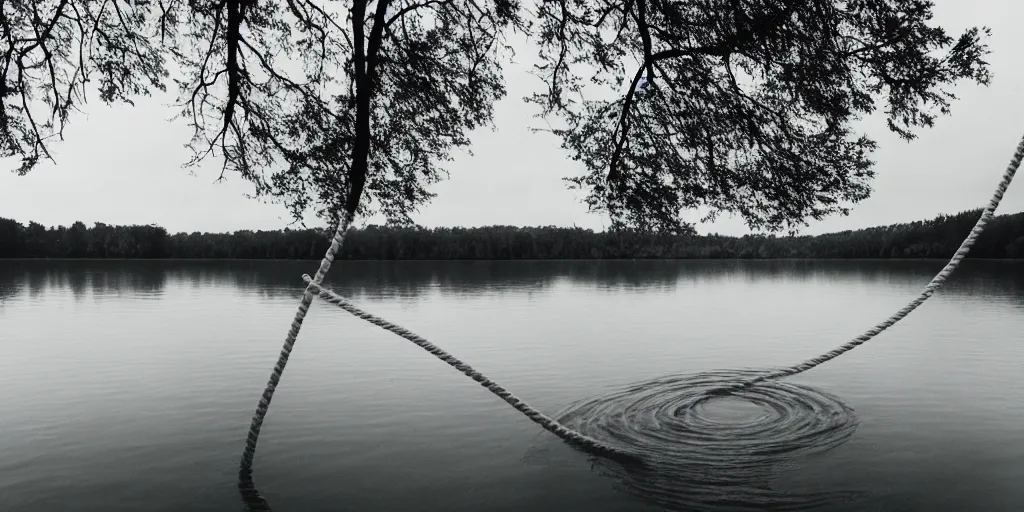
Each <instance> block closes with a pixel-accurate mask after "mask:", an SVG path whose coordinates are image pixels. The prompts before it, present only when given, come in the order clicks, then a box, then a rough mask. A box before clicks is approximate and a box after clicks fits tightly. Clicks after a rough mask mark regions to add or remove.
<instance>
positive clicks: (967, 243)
mask: <svg viewBox="0 0 1024 512" xmlns="http://www.w3.org/2000/svg"><path fill="white" fill-rule="evenodd" d="M1021 160H1024V138H1022V139H1021V140H1020V142H1018V143H1017V150H1016V151H1015V152H1014V153H1013V158H1011V159H1010V163H1009V164H1008V165H1007V166H1006V171H1005V172H1003V177H1002V179H1001V180H1000V181H999V185H998V186H997V187H996V191H995V192H994V193H993V194H992V198H991V199H989V201H988V206H986V207H985V209H984V210H983V211H982V212H981V216H980V217H979V218H978V222H977V223H975V224H974V227H973V228H972V229H971V232H970V233H969V234H968V235H967V238H965V239H964V241H963V243H961V244H960V248H959V249H957V251H956V253H954V254H953V257H952V258H950V260H949V263H946V266H945V267H942V270H940V271H939V273H938V274H936V275H935V277H933V278H932V280H931V281H930V282H929V283H928V285H927V286H925V287H924V290H922V291H921V294H920V295H918V296H917V297H916V298H915V299H914V300H912V301H910V303H909V304H907V305H906V306H903V307H902V308H901V309H900V310H899V311H897V312H895V313H893V315H892V316H890V317H889V318H886V319H885V320H883V321H882V322H880V323H878V324H877V325H875V326H874V327H872V328H870V329H868V330H867V331H865V332H864V333H863V334H861V335H860V336H857V337H856V338H854V339H852V340H850V341H848V342H846V343H844V344H843V345H840V346H839V347H837V348H835V349H833V350H830V351H828V352H826V353H824V354H822V355H820V356H818V357H815V358H813V359H808V360H806V361H804V362H802V363H799V364H796V365H793V366H790V367H788V368H782V369H779V370H776V371H773V372H769V373H765V374H763V375H759V376H757V377H754V378H752V379H749V380H746V381H743V382H740V383H737V384H735V385H731V386H727V387H725V388H721V389H720V390H717V391H715V392H716V393H731V392H734V391H739V390H741V389H746V388H749V387H751V386H753V385H755V384H757V383H759V382H764V381H766V380H771V379H779V378H783V377H789V376H792V375H796V374H798V373H803V372H806V371H807V370H810V369H811V368H814V367H815V366H818V365H820V364H822V363H825V362H827V361H830V360H832V359H835V358H837V357H839V356H840V355H842V354H845V353H847V352H849V351H851V350H853V349H854V348H857V347H859V346H860V345H862V344H863V343H864V342H866V341H868V340H870V339H871V338H874V337H875V336H878V335H879V334H881V333H882V331H884V330H886V329H888V328H890V327H892V326H893V325H894V324H896V322H899V321H900V320H902V319H903V317H905V316H907V315H909V314H910V312H911V311H913V310H915V309H917V307H918V306H920V305H921V304H924V301H926V300H928V299H929V298H930V297H931V296H932V295H933V294H935V291H936V290H938V289H939V287H941V286H942V285H943V284H944V283H945V282H946V279H948V278H949V276H950V275H952V274H953V272H954V271H955V270H956V269H957V267H959V266H960V263H961V262H962V261H963V260H964V258H966V257H967V253H969V252H970V251H971V246H973V245H974V242H975V241H977V239H978V237H979V236H980V235H981V233H982V232H983V231H985V226H986V225H987V224H988V222H989V221H990V220H992V217H993V216H995V213H996V208H998V207H999V203H1000V202H1001V201H1002V200H1003V195H1004V194H1005V193H1006V189H1007V188H1009V186H1010V182H1012V181H1013V176H1014V175H1015V174H1016V173H1017V169H1018V168H1019V167H1020V164H1021Z"/></svg>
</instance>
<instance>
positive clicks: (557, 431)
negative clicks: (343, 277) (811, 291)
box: [239, 138, 1024, 510]
mask: <svg viewBox="0 0 1024 512" xmlns="http://www.w3.org/2000/svg"><path fill="white" fill-rule="evenodd" d="M1021 160H1024V138H1022V139H1021V141H1020V142H1019V143H1018V144H1017V148H1016V151H1015V152H1014V154H1013V158H1012V159H1011V160H1010V163H1009V165H1007V167H1006V171H1005V172H1004V173H1003V176H1002V179H1001V180H1000V182H999V185H998V186H997V187H996V191H995V193H994V194H993V195H992V198H991V199H990V200H989V203H988V206H986V207H985V209H984V210H983V211H982V213H981V216H980V218H979V219H978V221H977V223H975V225H974V227H973V228H972V229H971V232H970V233H969V234H968V235H967V238H965V239H964V241H963V243H961V244H960V248H959V249H957V251H956V253H955V254H954V255H953V257H952V258H951V259H950V260H949V262H948V263H947V264H946V266H944V267H943V268H942V270H941V271H939V273H938V274H936V276H935V277H934V278H932V280H931V281H930V282H929V283H928V285H927V286H925V288H924V290H923V291H922V292H921V294H920V295H918V296H917V298H915V299H914V300H912V301H911V302H910V303H909V304H907V305H906V306H904V307H903V308H901V309H900V310H899V311H897V312H896V313H894V314H893V315H892V316H890V317H889V318H887V319H885V320H884V321H882V322H880V323H879V324H877V325H876V326H874V327H872V328H871V329H868V330H867V331H866V332H865V333H863V334H861V335H860V336H857V337H856V338H854V339H853V340H851V341H849V342H847V343H845V344H843V345H840V346H839V347H837V348H835V349H833V350H831V351H829V352H827V353H825V354H822V355H820V356H818V357H815V358H813V359H809V360H807V361H804V362H802V363H800V364H797V365H794V366H790V367H787V368H782V369H779V370H775V371H772V372H768V373H764V374H762V375H759V376H757V377H754V378H751V379H747V380H745V381H742V382H739V383H737V384H734V385H729V386H723V387H721V388H718V389H716V390H714V391H709V394H718V393H731V392H735V391H739V390H742V389H745V388H749V387H752V386H754V385H756V384H758V383H760V382H764V381H767V380H772V379H779V378H783V377H788V376H792V375H796V374H798V373H802V372H805V371H807V370H810V369H811V368H814V367H816V366H818V365H821V364H823V363H825V362H827V361H830V360H832V359H834V358H836V357H839V356H840V355H842V354H844V353H846V352H849V351H850V350H853V349H854V348H856V347H858V346H860V345H862V344H863V343H865V342H867V341H868V340H870V339H872V338H874V337H875V336H877V335H879V334H881V333H882V332H883V331H885V330H886V329H888V328H889V327H892V326H893V325H894V324H896V323H897V322H899V321H900V320H902V319H903V318H904V317H906V316H907V315H908V314H910V313H911V312H912V311H914V310H915V309H917V307H918V306H920V305H921V304H923V303H924V302H925V301H926V300H928V299H929V298H930V297H931V296H932V295H933V294H934V293H935V291H936V290H938V289H939V287H941V286H942V285H943V283H945V281H946V279H948V278H949V276H950V275H951V274H952V273H953V272H954V271H955V270H956V269H957V268H958V267H959V266H960V263H961V262H962V261H963V260H964V258H965V257H966V256H967V254H968V253H969V252H970V249H971V246H973V245H974V243H975V241H977V239H978V237H979V236H980V235H981V233H982V232H983V231H984V230H985V226H986V225H987V224H988V222H989V221H990V220H991V219H992V217H993V216H994V215H995V211H996V209H997V208H998V207H999V203H1000V202H1001V201H1002V199H1003V195H1004V194H1005V193H1006V189H1007V188H1008V187H1009V186H1010V183H1011V182H1012V181H1013V177H1014V175H1015V174H1016V172H1017V169H1018V168H1019V167H1020V164H1021ZM351 224H352V216H351V215H348V214H344V215H343V216H342V219H341V222H340V223H339V225H338V229H337V231H336V232H335V234H334V238H333V240H332V241H331V246H330V248H329V249H328V250H327V254H325V255H324V259H323V260H322V261H321V262H320V268H319V269H318V270H317V272H316V275H314V276H313V277H310V276H309V275H303V276H302V278H303V280H304V281H305V282H306V283H307V285H306V289H305V291H304V293H303V296H302V302H301V303H300V304H299V308H298V311H297V312H296V313H295V318H294V320H292V325H291V328H290V329H289V331H288V335H287V337H286V338H285V342H284V346H283V347H282V348H281V354H280V356H279V357H278V361H277V364H276V365H275V366H274V369H273V371H272V372H271V375H270V381H269V382H268V383H267V387H266V389H265V390H264V392H263V395H262V397H261V398H260V401H259V404H258V406H257V408H256V412H255V413H254V414H253V418H252V424H251V426H250V427H249V436H248V438H247V440H246V445H245V452H244V453H243V455H242V461H241V468H240V469H239V489H240V490H241V491H242V498H243V500H244V501H245V502H246V504H247V505H248V506H249V509H250V510H269V507H268V506H267V504H266V501H265V500H264V499H263V498H262V497H260V496H259V493H258V492H257V491H256V490H255V488H254V486H253V483H252V463H253V458H254V456H255V453H256V442H257V440H258V439H259V433H260V427H261V426H262V425H263V420H264V418H265V417H266V414H267V409H268V408H269V407H270V400H271V398H272V397H273V395H274V390H275V389H277V385H278V383H279V382H280V380H281V374H282V373H283V372H284V367H285V365H286V364H287V363H288V356H289V355H290V354H291V351H292V347H293V346H294V345H295V339H296V337H297V336H298V333H299V329H300V327H301V326H302V321H303V319H304V318H305V316H306V313H307V311H308V310H309V306H310V304H311V303H312V301H313V296H314V294H315V295H318V296H319V297H320V298H321V299H323V300H325V301H327V302H329V303H331V304H334V305H336V306H338V307H340V308H341V309H343V310H345V311H347V312H349V313H351V314H352V315H355V316H357V317H359V318H361V319H363V320H366V321H368V322H370V323H372V324H374V325H377V326H378V327H381V328H383V329H386V330H388V331H391V332H393V333H395V334H397V335H399V336H401V337H403V338H405V339H406V340H409V341H411V342H413V343H414V344H416V345H417V346H419V347H420V348H423V349H424V350H426V351H427V352H429V353H431V354H432V355H434V356H435V357H437V358H439V359H441V360H442V361H444V362H445V363H447V364H449V365H451V366H452V367H454V368H455V369H457V370H459V371H460V372H462V373H463V374H464V375H466V376H467V377H469V378H471V379H473V380H475V381H477V382H479V383H480V384H481V385H482V386H484V387H485V388H487V389H488V390H489V391H491V392H492V393H494V394H495V395H497V396H498V397H499V398H501V399H502V400H504V401H505V402H507V403H508V404H509V405H511V406H512V407H513V408H515V409H516V410H517V411H519V412H521V413H523V414H524V415H525V416H526V417H527V418H529V419H530V420H532V421H534V422H535V423H537V424H539V425H540V426H541V427H543V428H544V429H545V430H547V431H549V432H551V433H552V434H554V435H556V436H558V437H559V438H561V439H562V440H564V441H566V442H567V443H569V444H570V445H573V446H576V447H578V448H581V449H583V450H585V451H588V452H591V453H594V454H597V455H603V456H606V457H609V458H617V459H623V460H627V461H633V462H642V461H640V460H639V459H638V455H637V454H634V453H630V452H628V451H625V450H622V449H621V448H616V447H612V446H610V445H608V444H605V443H603V442H601V441H598V440H596V439H594V438H591V437H589V436H586V435H584V434H582V433H580V432H577V431H575V430H572V429H569V428H568V427H566V426H564V425H562V424H561V423H559V422H558V421H556V420H554V419H553V418H551V417H549V416H547V415H545V414H543V413H541V412H540V411H538V410H536V409H534V408H533V407H531V406H529V405H528V404H527V403H526V402H523V401H522V400H521V399H519V398H517V397H515V396H514V395H512V393H510V392H509V391H508V390H506V389H505V388H504V387H502V386H500V385H499V384H497V383H496V382H494V381H492V380H490V379H488V378H487V377H485V376H484V375H483V374H481V373H480V372H478V371H477V370H474V369H473V368H472V367H470V366H469V365H468V364H466V363H464V362H462V361H460V360H459V359H457V358H455V357H454V356H452V355H451V354H449V353H447V352H445V351H444V350H442V349H440V348H439V347H437V346H436V345H434V344H433V343H431V342H429V341H427V340H426V339H425V338H423V337H421V336H419V335H417V334H415V333H413V332H411V331H409V330H408V329H405V328H403V327H401V326H399V325H396V324H393V323H391V322H388V321H387V320H384V319H383V318H380V317H377V316H374V315H372V314H370V313H367V312H366V311H363V310H362V309H359V308H357V307H356V306H354V305H353V304H352V303H351V302H349V301H348V299H345V298H344V297H342V296H340V295H338V294H336V293H334V292H332V291H330V290H327V289H324V288H323V287H322V286H321V285H320V283H321V282H322V281H323V278H324V276H325V275H326V274H327V271H328V270H329V269H330V266H331V263H332V262H333V261H334V257H335V255H336V254H337V253H338V251H339V249H340V248H341V245H342V242H343V241H344V236H345V233H346V232H347V230H348V228H349V227H350V226H351Z"/></svg>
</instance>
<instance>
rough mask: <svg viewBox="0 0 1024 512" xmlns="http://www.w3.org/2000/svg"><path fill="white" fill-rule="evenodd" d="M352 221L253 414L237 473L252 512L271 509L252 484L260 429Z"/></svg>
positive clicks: (342, 224)
mask: <svg viewBox="0 0 1024 512" xmlns="http://www.w3.org/2000/svg"><path fill="white" fill-rule="evenodd" d="M352 219H353V216H352V215H350V214H348V213H347V212H345V213H342V216H341V219H339V222H338V229H337V230H335V232H334V238H333V239H332V240H331V246H330V247H329V248H328V249H327V253H326V254H325V255H324V259H323V260H321V261H320V268H319V269H317V271H316V275H315V276H314V277H313V278H311V283H310V286H307V287H306V290H305V291H304V292H303V294H302V302H300V303H299V308H298V310H297V311H296V312H295V318H294V319H293V320H292V325H291V328H290V329H288V335H287V336H286V337H285V340H284V346H282V347H281V354H280V355H279V356H278V358H277V364H275V365H274V369H273V370H272V371H271V373H270V380H269V381H268V382H267V387H266V389H264V390H263V395H262V396H261V397H260V401H259V404H257V406H256V412H255V413H253V415H252V423H251V424H250V425H249V435H248V436H247V438H246V440H245V451H244V452H243V453H242V462H241V465H240V468H239V470H238V478H239V480H238V486H239V489H240V490H241V492H242V499H243V500H244V501H245V502H246V504H247V505H249V509H250V510H269V507H268V506H267V504H266V501H264V500H263V498H261V497H260V496H259V494H258V493H257V492H256V489H255V487H254V486H253V482H252V462H253V458H254V457H255V456H256V442H257V441H258V440H259V437H260V429H261V428H262V426H263V420H264V418H266V416H267V409H269V408H270V400H271V399H272V398H273V397H274V391H275V390H276V389H277V385H278V383H279V382H281V374H282V373H284V367H285V365H287V364H288V357H289V356H290V355H291V353H292V347H294V346H295V339H296V337H298V335H299V329H300V328H301V327H302V320H303V319H305V318H306V313H307V312H308V311H309V306H310V304H312V303H313V294H314V292H313V288H312V287H314V286H317V285H318V284H319V283H320V282H322V281H323V279H324V276H326V275H327V271H328V270H330V269H331V263H333V262H334V257H335V255H337V254H338V251H339V250H341V244H342V243H343V242H344V240H345V233H347V232H348V228H349V227H350V226H351V225H352ZM317 289H319V288H317Z"/></svg>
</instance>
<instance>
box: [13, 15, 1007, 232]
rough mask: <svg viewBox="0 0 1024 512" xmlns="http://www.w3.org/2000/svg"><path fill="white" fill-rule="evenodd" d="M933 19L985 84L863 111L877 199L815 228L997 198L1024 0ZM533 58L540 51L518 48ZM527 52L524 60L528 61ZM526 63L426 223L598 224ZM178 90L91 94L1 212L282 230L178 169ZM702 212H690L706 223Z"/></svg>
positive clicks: (276, 218)
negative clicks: (937, 109) (915, 111)
mask: <svg viewBox="0 0 1024 512" xmlns="http://www.w3.org/2000/svg"><path fill="white" fill-rule="evenodd" d="M936 4H937V5H936V9H935V11H936V19H937V21H938V23H940V24H942V25H943V26H944V27H945V28H947V30H949V31H951V32H952V33H954V34H953V35H958V34H959V33H960V32H961V31H962V30H963V29H964V28H966V27H969V26H972V25H987V26H989V27H991V28H992V30H993V34H992V37H991V39H990V40H989V43H990V45H991V48H992V50H993V53H992V55H991V56H990V58H989V61H990V63H991V66H992V71H993V75H994V79H993V82H992V85H991V86H990V87H988V88H985V87H981V86H972V85H966V86H961V87H959V88H958V89H957V93H958V94H959V95H960V97H961V99H960V100H959V101H958V102H956V103H955V104H954V105H953V113H952V115H950V116H948V117H944V118H941V119H940V120H939V122H938V124H937V126H936V127H935V128H933V129H932V130H929V131H923V132H921V137H920V138H919V139H918V140H916V141H914V142H912V143H906V142H903V141H900V140H899V139H897V138H896V137H894V136H892V135H890V134H888V132H887V130H885V128H884V124H882V123H880V122H879V120H878V119H869V120H867V121H866V123H865V125H866V129H867V130H868V133H869V134H870V135H871V136H872V137H874V138H875V139H876V140H877V141H878V142H879V145H880V147H879V149H878V151H877V152H876V153H875V154H874V159H875V161H876V162H877V165H876V170H877V177H876V179H875V181H874V193H873V196H872V197H871V198H870V199H868V200H866V201H864V202H862V203H861V204H859V205H857V206H856V207H855V209H854V211H853V212H852V213H851V215H850V216H848V217H834V218H830V219H827V220H825V221H823V222H818V223H813V224H812V225H811V226H810V227H809V228H807V229H806V230H805V231H804V232H805V233H809V234H814V233H822V232H829V231H837V230H843V229H856V228H861V227H868V226H874V225H880V224H890V223H895V222H906V221H912V220H919V219H925V218H930V217H933V216H935V215H937V214H940V213H952V212H957V211H962V210H967V209H972V208H980V207H982V206H983V205H984V204H985V202H986V201H987V200H988V198H989V196H990V195H991V193H992V190H993V189H994V188H995V185H996V183H997V181H998V180H999V177H1000V176H1001V174H1002V172H1003V169H1004V168H1005V166H1006V163H1007V162H1008V160H1009V158H1010V156H1011V154H1012V152H1013V148H1014V146H1015V145H1016V143H1017V141H1018V139H1019V138H1020V137H1021V135H1022V134H1024V96H1022V95H1024V70H1021V69H1020V67H1021V66H1022V65H1021V57H1022V55H1024V50H1022V48H1024V36H1022V35H1021V33H1020V31H1019V30H1018V27H1017V26H1015V25H1019V22H1020V20H1021V19H1024V3H1021V2H1020V0H937V1H936ZM527 53H529V54H532V53H533V51H532V50H530V49H529V48H523V49H521V50H520V54H521V55H524V54H527ZM519 60H520V61H522V60H523V59H522V57H521V58H520V59H519ZM526 69H527V67H526V65H525V63H520V64H518V65H512V66H509V67H508V68H507V69H506V77H507V79H508V84H509V95H508V97H507V98H506V99H505V100H503V101H502V102H500V103H499V104H498V105H497V109H496V120H495V121H496V125H497V131H495V132H491V131H489V130H483V131H480V132H478V133H476V134H475V135H474V137H473V151H474V153H475V155H474V156H472V157H470V156H468V155H463V156H460V157H458V158H457V159H456V161H455V162H454V163H453V164H452V165H451V166H450V167H449V169H450V171H451V178H450V179H449V180H447V181H445V182H443V183H441V184H439V185H437V186H436V187H435V188H434V189H433V190H434V191H435V192H437V194H438V196H437V197H436V198H435V199H434V201H433V202H432V203H431V204H429V205H427V206H426V207H424V208H423V209H422V210H421V212H420V213H419V214H417V215H415V217H414V220H415V221H416V222H418V223H420V224H422V225H424V226H428V227H433V226H457V225H458V226H481V225H493V224H511V225H520V226H523V225H561V226H572V225H573V224H575V225H578V226H582V227H589V228H594V229H601V228H603V226H605V225H606V224H607V221H606V219H605V218H603V217H601V216H599V215H595V214H588V213H587V211H586V207H585V206H584V205H583V204H582V202H581V196H580V195H579V193H575V192H572V191H568V190H567V189H566V188H565V186H564V184H563V182H562V181H561V178H562V177H564V176H569V175H575V174H578V173H580V172H581V171H582V168H581V166H580V165H578V164H576V163H574V162H572V161H571V160H569V159H568V158H567V157H566V155H565V153H563V151H562V150H561V149H560V148H559V141H558V139H557V138H555V137H553V136H551V135H548V134H535V133H531V132H530V131H529V127H531V126H538V121H537V120H535V119H533V118H532V117H531V115H532V113H533V112H534V111H533V110H532V109H531V108H526V107H524V106H523V103H522V101H521V98H522V97H523V96H524V95H527V94H529V93H530V92H531V91H532V90H534V89H535V88H536V87H538V86H539V85H540V84H539V82H538V80H537V79H536V78H534V77H533V76H531V75H528V74H527V73H526ZM171 101H173V98H172V97H170V96H166V97H159V98H154V99H152V100H146V101H140V102H138V104H137V106H136V107H135V108H131V107H127V106H119V107H106V106H104V105H103V104H102V103H101V102H100V101H99V100H98V99H96V98H93V99H92V100H91V103H90V104H89V105H86V107H85V111H86V112H87V114H86V115H80V116H78V117H76V118H74V119H73V120H72V124H71V125H70V126H69V128H68V129H67V130H66V133H65V141H64V142H62V143H58V144H56V145H55V146H54V147H53V149H54V153H55V156H56V158H57V163H56V164H50V163H47V164H43V165H41V166H40V167H39V168H37V169H36V170H35V171H33V172H32V173H30V174H29V175H28V176H24V177H19V176H16V175H15V174H13V173H9V172H0V217H7V218H14V219H16V220H18V221H21V222H22V223H27V222H28V221H30V220H32V221H36V222H39V223H42V224H44V225H47V226H51V225H56V224H63V225H67V224H70V223H72V222H74V221H76V220H82V221H84V222H86V224H89V225H91V224H92V223H93V222H105V223H108V224H149V223H156V224H159V225H162V226H164V227H166V228H167V229H168V230H170V231H172V232H178V231H215V232H219V231H233V230H237V229H280V228H283V227H284V226H285V225H286V224H288V222H289V220H290V219H289V217H288V214H287V212H286V211H285V210H284V208H283V207H282V206H279V205H271V204H264V203H261V202H258V201H255V200H252V199H247V198H246V197H244V194H245V193H247V192H249V191H251V187H250V186H249V185H247V184H246V183H244V182H243V181H242V180H241V179H240V178H238V177H237V176H228V180H227V181H225V182H221V183H216V184H215V183H214V180H215V178H216V177H217V174H218V169H219V167H218V166H217V165H216V163H213V162H211V163H208V164H206V165H205V166H204V167H201V168H198V169H196V170H195V175H190V174H189V171H188V170H185V169H183V168H182V167H181V164H183V163H184V162H185V161H186V160H187V159H188V157H189V153H188V151H187V150H186V149H184V148H183V147H182V144H183V143H185V142H186V141H187V140H188V135H189V131H188V128H187V127H185V126H184V124H183V123H181V122H170V121H169V119H170V118H171V117H172V116H173V114H174V110H173V109H172V108H170V107H169V106H168V105H169V104H170V103H171ZM1022 210H1024V183H1017V184H1014V185H1013V186H1011V188H1010V191H1009V193H1008V194H1007V195H1006V198H1005V199H1004V201H1003V203H1002V206H1001V207H1000V210H999V212H1000V213H1013V212H1018V211H1022ZM698 217H699V215H697V214H691V215H688V216H687V218H689V219H693V220H696V218H698ZM698 231H700V232H701V233H708V232H719V233H724V234H735V235H739V234H744V233H746V232H747V230H746V228H745V227H744V225H743V223H742V222H741V221H740V220H739V219H729V218H723V219H720V220H718V221H717V222H715V223H714V224H707V225H701V226H698Z"/></svg>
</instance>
